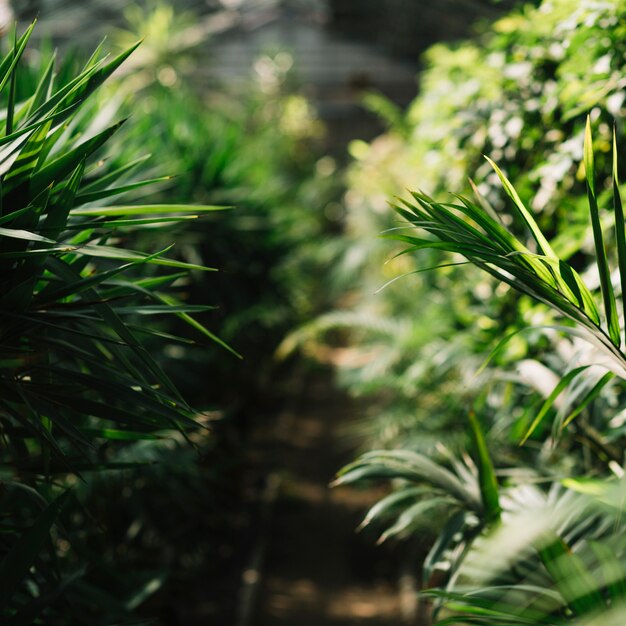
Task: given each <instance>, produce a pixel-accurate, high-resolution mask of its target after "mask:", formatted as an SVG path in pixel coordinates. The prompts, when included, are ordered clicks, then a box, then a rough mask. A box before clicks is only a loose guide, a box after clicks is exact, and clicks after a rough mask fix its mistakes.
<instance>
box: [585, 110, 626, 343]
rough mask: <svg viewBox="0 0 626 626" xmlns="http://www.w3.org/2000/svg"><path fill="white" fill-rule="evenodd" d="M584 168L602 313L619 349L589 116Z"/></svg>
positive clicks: (618, 334) (617, 325) (610, 334)
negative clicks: (602, 307)
mask: <svg viewBox="0 0 626 626" xmlns="http://www.w3.org/2000/svg"><path fill="white" fill-rule="evenodd" d="M584 166H585V175H586V178H587V199H588V200H589V211H590V214H591V227H592V229H593V240H594V244H595V249H596V262H597V264H598V273H599V274H600V288H601V291H602V299H603V301H604V312H605V315H606V321H607V325H608V330H609V337H610V338H611V341H612V342H613V343H614V344H615V346H617V347H618V348H619V346H620V343H621V333H620V328H619V320H618V317H617V304H616V302H615V295H614V293H613V285H612V284H611V272H610V271H609V266H608V262H607V258H606V250H605V248H604V238H603V236H602V225H601V223H600V214H599V212H598V202H597V199H596V183H595V169H594V159H593V143H592V137H591V122H590V120H589V116H587V124H586V126H585V142H584Z"/></svg>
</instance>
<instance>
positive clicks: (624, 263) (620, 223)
mask: <svg viewBox="0 0 626 626" xmlns="http://www.w3.org/2000/svg"><path fill="white" fill-rule="evenodd" d="M613 210H614V211H615V240H616V242H617V259H618V267H619V278H620V285H621V289H622V307H623V314H624V317H623V321H624V324H626V234H625V233H624V209H623V207H622V198H621V196H620V192H619V180H618V170H617V139H616V136H615V126H613Z"/></svg>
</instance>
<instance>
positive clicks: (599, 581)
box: [339, 120, 626, 626]
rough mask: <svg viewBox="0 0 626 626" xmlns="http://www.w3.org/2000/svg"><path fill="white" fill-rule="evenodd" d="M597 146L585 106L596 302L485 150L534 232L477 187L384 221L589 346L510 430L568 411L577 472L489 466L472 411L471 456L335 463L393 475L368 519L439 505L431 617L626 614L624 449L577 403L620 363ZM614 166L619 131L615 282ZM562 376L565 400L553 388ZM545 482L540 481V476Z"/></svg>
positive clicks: (538, 426) (545, 620)
mask: <svg viewBox="0 0 626 626" xmlns="http://www.w3.org/2000/svg"><path fill="white" fill-rule="evenodd" d="M593 157H594V155H593V149H592V134H591V124H590V122H589V120H588V121H587V128H586V133H585V145H584V169H585V176H586V182H587V195H588V202H589V207H590V217H591V226H592V232H593V241H594V244H595V258H596V265H597V273H598V276H599V281H598V282H599V290H600V297H601V298H600V299H601V302H602V306H599V305H598V304H597V302H596V296H595V294H594V293H593V290H592V289H591V288H589V287H588V286H587V284H586V283H585V281H584V280H583V279H582V278H581V276H580V275H579V273H578V272H577V271H576V269H575V268H574V267H572V266H571V265H570V264H568V263H566V262H565V261H564V260H563V259H561V258H559V257H558V256H557V255H556V253H555V252H554V250H553V248H552V247H551V245H550V243H549V242H548V240H547V238H546V237H545V236H544V234H543V233H542V231H541V230H540V228H539V227H538V225H537V223H536V221H535V220H534V218H533V216H532V214H531V213H530V211H529V210H528V209H527V208H526V206H525V205H524V204H523V202H522V201H521V199H520V196H519V194H518V193H517V191H516V189H515V188H514V186H513V185H512V184H511V182H510V181H509V180H508V179H507V178H506V176H505V175H504V173H503V172H502V171H501V170H500V169H499V168H498V166H497V165H496V164H495V163H494V162H491V161H490V163H491V165H492V167H493V169H494V171H495V172H496V174H497V175H498V177H499V178H500V180H501V182H502V186H503V188H504V190H505V191H506V193H507V195H508V196H509V198H510V199H511V200H512V204H513V206H514V208H515V212H516V216H517V218H518V219H519V221H520V223H521V225H522V226H524V227H525V228H526V229H528V231H529V232H530V234H531V237H532V241H531V243H530V244H526V243H524V242H523V241H522V240H521V239H520V238H519V237H518V236H516V235H515V234H513V231H512V228H514V227H516V226H515V225H512V226H505V224H504V221H503V220H501V218H500V216H499V215H498V214H496V212H495V211H494V210H493V209H492V208H491V207H490V206H489V205H488V204H487V202H486V201H485V200H484V199H483V198H482V197H481V196H480V195H479V194H478V192H477V194H476V196H477V199H476V201H471V200H469V199H467V198H465V197H462V196H457V197H456V200H457V201H456V202H448V203H446V202H438V201H435V200H434V199H432V198H430V197H429V196H427V195H426V194H423V193H413V194H412V199H411V200H410V201H404V200H400V201H399V202H398V204H397V205H396V206H395V208H396V210H397V211H398V213H399V214H400V215H401V216H402V217H403V218H404V219H405V220H406V221H407V222H408V223H409V225H410V226H409V227H410V228H417V229H419V230H420V231H422V232H423V233H424V235H420V236H414V235H410V234H409V235H407V234H404V233H398V232H397V230H396V231H392V232H391V233H390V234H388V235H387V236H388V237H390V238H393V239H396V240H400V241H402V242H404V243H407V244H408V245H409V247H408V248H407V249H406V250H405V251H404V253H411V252H415V251H419V250H422V249H426V248H432V249H435V250H443V251H445V252H448V253H454V254H460V255H462V256H464V257H465V258H466V259H467V260H468V261H469V262H470V263H472V264H474V265H476V266H477V267H479V268H481V269H482V270H484V271H485V272H487V273H488V274H490V275H491V276H493V277H494V278H496V279H497V280H498V281H500V282H502V283H504V284H506V285H508V286H509V287H511V288H513V289H515V290H517V291H518V292H521V293H523V294H526V295H528V296H530V297H531V298H533V299H534V300H536V301H539V302H542V303H544V304H546V305H548V306H549V307H551V308H552V309H553V310H555V311H556V312H557V314H558V315H559V316H561V318H563V319H564V321H565V324H564V325H563V326H560V327H557V330H559V331H563V332H567V333H569V334H571V335H574V336H575V337H577V338H583V339H585V340H586V341H587V342H589V343H590V344H591V346H592V347H593V351H592V352H590V353H588V354H587V359H588V361H587V362H586V363H583V364H580V363H575V364H573V366H571V367H570V369H569V370H568V371H567V372H566V373H565V374H564V375H563V376H562V378H561V379H560V380H557V383H556V385H555V386H554V388H553V390H552V392H551V393H549V394H547V397H546V399H545V400H544V402H543V403H541V404H539V405H536V407H535V408H536V412H535V414H534V415H532V416H531V419H530V420H529V421H528V423H527V425H526V428H525V429H524V431H523V432H521V433H520V435H519V437H520V438H519V444H520V445H525V444H526V443H527V442H528V441H531V440H532V441H533V442H534V443H535V444H537V443H541V441H542V439H546V441H548V442H550V444H549V447H551V448H553V446H554V445H555V442H556V441H558V439H559V437H562V436H564V434H565V433H566V429H567V427H568V425H570V424H571V425H572V426H573V428H574V432H575V438H576V440H577V441H578V442H579V443H581V444H582V445H583V447H585V448H586V449H587V457H589V456H590V455H592V456H593V457H595V458H596V459H597V462H595V463H592V464H589V463H587V464H586V467H588V468H589V469H591V470H592V472H593V474H594V476H595V477H594V478H592V479H590V478H588V477H587V475H586V474H585V473H584V472H585V465H584V464H583V465H579V466H573V467H571V468H570V477H569V478H566V479H563V477H562V476H559V475H558V470H557V471H555V470H556V468H555V470H552V471H551V470H550V467H549V464H548V466H547V468H546V467H545V466H544V467H542V468H540V467H539V466H536V467H526V468H525V467H523V466H522V465H520V466H518V467H515V468H510V469H501V470H497V469H495V468H494V463H493V461H492V459H491V454H492V453H491V452H490V451H489V448H488V445H487V441H488V440H487V439H486V437H485V436H484V435H483V432H482V429H481V426H480V424H479V423H478V421H477V418H476V416H475V415H474V414H473V413H471V412H470V414H469V426H470V432H471V434H472V438H471V439H472V445H471V449H472V451H473V452H472V456H473V458H474V462H468V461H465V462H461V460H460V459H458V458H455V456H454V455H451V454H448V455H447V456H448V458H447V460H444V462H442V463H441V462H436V461H435V460H434V459H433V458H429V457H428V456H424V455H419V454H417V453H415V452H412V451H409V450H405V451H395V452H377V453H369V454H368V455H365V456H364V457H362V458H361V459H358V460H357V461H356V462H355V463H353V464H352V465H351V466H348V467H347V468H346V469H345V470H343V472H342V473H341V474H340V478H339V482H350V481H353V480H362V479H371V478H374V479H381V478H385V479H390V478H391V479H393V480H394V481H395V482H396V489H395V490H394V491H393V492H392V493H391V494H390V495H389V496H388V497H387V498H385V499H384V500H382V501H381V502H379V503H378V504H377V505H375V507H374V508H373V509H372V510H371V511H370V513H369V514H368V517H367V518H366V521H367V523H370V522H372V521H373V520H378V523H379V524H380V523H381V522H382V523H386V524H389V523H390V522H391V526H390V527H389V529H388V530H387V531H386V532H385V533H384V534H383V538H386V537H388V536H392V535H395V534H399V533H402V532H404V533H405V534H406V533H410V532H411V531H415V530H416V529H418V528H420V527H421V525H423V524H424V518H425V517H427V516H428V515H430V512H431V510H432V509H433V508H436V509H438V510H439V515H441V514H442V513H443V518H444V522H443V526H442V530H441V531H440V533H439V538H438V539H437V541H436V542H435V545H434V547H433V548H432V549H431V552H430V554H429V555H428V557H427V559H426V562H425V565H424V570H423V571H424V573H425V574H426V580H428V578H429V577H430V576H431V575H432V574H433V572H435V571H437V570H439V571H440V572H445V575H444V577H443V578H444V580H445V581H446V582H445V585H444V586H443V587H441V588H438V589H433V590H430V591H429V592H427V594H426V595H427V596H429V597H430V598H431V599H433V600H434V601H435V606H436V610H435V612H434V619H435V622H436V623H438V624H485V625H487V624H493V625H495V624H498V625H499V626H502V625H507V626H508V625H511V626H512V625H513V624H529V625H530V624H552V625H554V624H566V623H575V624H596V623H602V622H601V620H602V619H605V618H606V619H607V620H608V621H607V622H606V623H620V620H622V621H623V619H624V615H625V612H626V585H625V581H626V576H625V575H624V571H626V546H625V545H624V542H623V536H622V528H623V509H624V497H623V478H622V476H623V470H622V464H623V454H622V452H621V451H620V450H619V449H618V448H617V447H616V446H614V445H612V443H611V442H610V441H609V438H611V433H610V428H609V429H608V430H607V429H605V432H602V433H601V432H598V431H597V430H596V429H595V428H594V427H593V426H592V425H591V424H590V422H589V421H588V420H587V419H582V417H581V416H583V415H584V414H585V411H586V410H588V409H589V407H590V406H591V405H592V403H593V402H594V400H595V399H596V398H597V397H598V395H599V394H600V392H601V391H602V390H603V388H605V387H606V386H607V384H608V383H609V381H611V379H613V378H614V376H615V375H617V376H618V377H620V378H624V377H625V370H624V364H625V356H624V353H623V352H622V349H621V345H622V340H623V337H622V330H621V329H622V326H623V320H622V319H620V316H621V311H620V312H618V311H619V309H620V307H619V306H618V304H619V300H618V298H617V297H616V292H617V291H618V289H619V287H618V288H616V287H615V286H614V285H613V282H614V277H613V276H612V275H611V270H610V267H609V261H608V252H607V247H608V246H607V241H609V240H608V239H606V238H605V233H604V229H603V224H602V221H601V214H600V210H599V201H598V199H597V197H598V191H597V189H596V184H595V178H596V173H595V167H594V158H593ZM617 167H618V164H617V148H616V145H615V141H614V142H613V184H612V198H613V202H612V204H613V207H612V208H613V212H614V220H615V227H614V232H615V238H614V240H613V241H612V242H611V243H612V245H611V247H610V249H611V250H613V249H614V250H616V255H617V272H616V273H615V277H616V278H615V282H616V283H620V286H621V284H622V281H623V278H624V277H626V271H625V264H624V260H625V259H626V239H625V238H624V215H623V212H622V205H621V199H620V190H619V184H618V180H617ZM508 339H510V338H505V339H504V340H503V342H506V341H507V340H508ZM592 367H593V368H594V373H593V375H592V374H591V373H590V368H592ZM597 370H601V374H598V373H597ZM568 388H569V389H570V392H571V396H572V398H574V401H573V402H572V401H568V402H563V399H562V398H561V395H562V394H563V392H564V390H566V389H568ZM555 409H558V410H555ZM548 416H552V417H553V426H552V428H551V429H545V425H544V423H543V422H544V421H546V420H547V419H548ZM607 434H608V437H607ZM539 450H545V449H544V447H539ZM499 474H500V476H499ZM505 476H506V477H507V479H506V480H505V479H504V477H505ZM542 483H546V484H547V485H548V487H547V488H546V489H542V488H541V487H540V486H539V485H541V484H542ZM424 485H428V486H429V487H430V491H426V490H425V489H424ZM445 520H447V521H445ZM439 579H441V577H439ZM431 580H435V579H431Z"/></svg>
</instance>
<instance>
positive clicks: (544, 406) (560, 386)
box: [519, 365, 589, 446]
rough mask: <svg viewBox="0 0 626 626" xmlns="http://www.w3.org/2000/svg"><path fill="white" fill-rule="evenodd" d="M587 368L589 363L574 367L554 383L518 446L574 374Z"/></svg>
mask: <svg viewBox="0 0 626 626" xmlns="http://www.w3.org/2000/svg"><path fill="white" fill-rule="evenodd" d="M587 368H589V365H583V366H581V367H575V368H574V369H573V370H570V371H569V372H568V373H567V374H565V376H563V378H561V380H560V381H559V382H558V383H557V384H556V386H555V387H554V389H553V390H552V392H551V393H550V395H549V396H548V397H547V398H546V400H545V402H544V403H543V404H542V405H541V408H540V409H539V412H538V413H537V415H536V417H535V419H534V420H533V422H532V424H531V425H530V426H529V428H528V430H527V431H526V434H525V435H524V437H523V438H522V440H521V441H520V444H519V445H520V446H523V445H524V444H525V443H526V441H528V438H529V437H530V436H531V435H532V434H533V433H534V432H535V430H536V429H537V427H538V426H539V424H541V422H542V421H543V418H544V417H545V416H546V415H547V414H548V411H549V410H550V409H551V408H552V406H553V405H554V402H555V400H556V399H557V398H558V397H559V396H560V395H561V393H562V392H563V390H564V389H565V388H566V387H567V386H568V385H569V384H570V383H571V382H572V380H573V379H574V378H576V376H578V374H580V373H581V372H583V371H584V370H586V369H587Z"/></svg>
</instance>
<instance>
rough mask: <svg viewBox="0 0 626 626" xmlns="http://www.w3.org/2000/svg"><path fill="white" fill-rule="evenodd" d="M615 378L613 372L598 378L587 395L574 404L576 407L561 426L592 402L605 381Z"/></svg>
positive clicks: (605, 383)
mask: <svg viewBox="0 0 626 626" xmlns="http://www.w3.org/2000/svg"><path fill="white" fill-rule="evenodd" d="M613 378H615V374H613V372H607V373H606V374H604V376H602V378H600V380H599V381H598V382H597V383H596V384H595V385H594V386H593V388H592V389H591V390H590V391H589V393H588V394H587V395H585V397H584V398H583V399H582V400H579V401H578V402H577V404H576V408H575V409H574V410H573V411H572V412H571V413H570V414H569V415H568V416H567V417H566V418H564V419H563V423H562V425H561V428H565V427H566V426H567V425H568V424H569V423H570V422H571V421H572V420H574V419H575V418H576V417H577V416H578V415H580V414H581V413H582V412H583V411H584V410H585V409H586V408H587V407H588V406H589V404H590V403H591V402H593V401H594V400H595V399H596V398H597V397H598V395H599V394H600V392H601V391H602V389H604V387H606V385H607V383H608V382H609V381H611V380H613Z"/></svg>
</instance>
